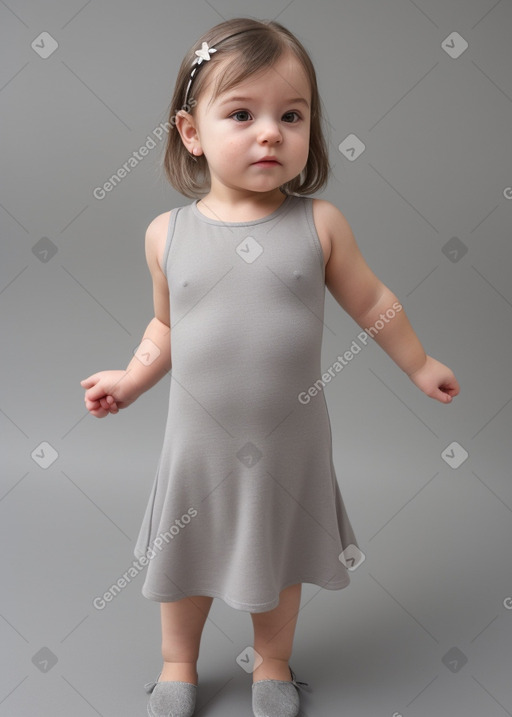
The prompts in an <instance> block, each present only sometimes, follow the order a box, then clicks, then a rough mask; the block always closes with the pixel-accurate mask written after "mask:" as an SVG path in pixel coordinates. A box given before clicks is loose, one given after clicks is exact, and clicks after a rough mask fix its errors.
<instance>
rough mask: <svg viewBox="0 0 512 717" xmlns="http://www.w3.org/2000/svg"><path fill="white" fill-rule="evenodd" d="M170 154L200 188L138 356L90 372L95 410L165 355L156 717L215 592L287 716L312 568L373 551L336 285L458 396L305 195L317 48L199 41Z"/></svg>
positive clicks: (141, 386) (172, 703) (153, 259)
mask: <svg viewBox="0 0 512 717" xmlns="http://www.w3.org/2000/svg"><path fill="white" fill-rule="evenodd" d="M164 164H165V169H166V172H167V175H168V178H169V180H170V182H171V183H172V185H173V186H174V187H175V189H177V190H178V191H179V192H180V193H181V194H183V195H185V196H188V197H193V198H195V200H194V201H193V202H192V203H189V204H187V205H185V206H180V207H177V208H174V209H173V210H171V211H170V212H165V213H163V214H161V215H160V216H158V217H156V219H154V220H153V221H152V222H151V224H150V225H149V227H148V229H147V232H146V256H147V262H148V266H149V269H150V271H151V275H152V278H153V296H154V311H155V316H154V318H153V319H152V320H151V321H150V323H149V324H148V327H147V329H146V331H145V333H144V337H143V340H142V343H141V345H140V347H139V349H138V350H137V352H136V354H135V356H134V357H133V359H132V360H131V362H130V363H129V365H128V367H127V368H126V370H124V371H100V372H99V373H95V374H93V375H92V376H89V377H88V378H86V379H84V380H83V381H82V382H81V385H82V387H83V388H85V389H86V391H85V404H86V407H87V409H88V410H89V411H90V413H91V414H92V415H93V416H96V417H98V418H101V417H104V416H107V415H108V414H114V413H117V412H118V411H119V410H120V409H122V408H125V407H126V406H128V405H130V404H131V403H133V401H135V400H136V398H137V397H138V396H140V395H141V394H142V393H143V392H144V391H147V390H148V389H149V388H150V387H151V386H153V385H154V384H156V383H157V381H159V380H160V379H161V378H162V377H163V376H164V375H166V374H167V373H168V372H169V371H170V370H171V369H172V372H171V382H170V399H169V412H168V416H167V423H166V429H165V435H164V443H163V448H162V452H161V456H160V460H159V463H158V469H157V472H156V476H155V480H154V483H153V487H152V490H151V494H150V498H149V501H148V504H147V509H146V512H145V515H144V518H143V521H142V526H141V529H140V534H139V537H138V540H137V544H136V546H135V556H136V557H137V558H140V559H141V560H142V559H143V558H144V559H145V560H146V562H147V565H148V568H147V574H146V578H145V582H144V585H143V588H142V593H143V595H144V596H145V597H146V598H148V599H150V600H155V601H158V602H160V603H161V621H162V655H163V667H162V670H161V672H160V674H159V676H158V678H157V680H156V682H153V683H149V684H148V685H147V686H146V689H147V692H148V693H149V694H150V698H149V702H148V714H149V715H150V716H152V717H163V716H164V715H169V713H172V714H173V715H174V717H190V715H192V714H193V712H194V708H195V698H196V686H197V681H198V675H197V671H196V663H197V659H198V656H199V645H200V639H201V634H202V630H203V626H204V623H205V621H206V618H207V616H208V612H209V609H210V606H211V603H212V601H213V598H214V597H218V598H221V599H222V600H224V601H225V602H226V603H227V604H228V605H230V606H231V607H233V608H234V609H237V610H245V611H247V612H250V614H251V618H252V622H253V627H254V651H255V652H254V663H251V666H253V669H252V675H253V684H252V708H253V712H254V715H255V717H275V716H276V715H279V717H294V716H295V715H297V713H298V710H299V693H298V689H299V686H300V685H306V684H307V683H299V682H297V680H296V679H295V674H294V673H293V671H292V670H291V668H290V666H289V664H288V662H289V659H290V657H291V652H292V644H293V638H294V632H295V625H296V620H297V615H298V611H299V606H300V597H301V584H302V583H303V582H306V583H312V584H316V585H319V586H321V587H324V588H326V589H329V590H340V589H342V588H344V587H346V586H347V585H348V583H349V574H348V570H349V569H351V570H353V569H354V568H355V567H357V565H358V564H360V562H362V559H364V558H363V555H362V553H361V551H360V550H359V548H358V544H357V540H356V537H355V535H354V532H353V530H352V526H351V524H350V521H349V518H348V515H347V512H346V510H345V506H344V503H343V499H342V497H341V493H340V489H339V486H338V482H337V477H336V473H335V470H334V467H333V463H332V441H331V427H330V421H329V416H328V413H327V407H326V402H325V399H324V394H323V391H322V390H321V388H322V386H323V382H324V381H325V380H330V378H326V379H323V378H322V376H324V377H325V376H326V374H322V367H321V362H320V359H321V344H322V329H323V315H324V299H325V287H326V286H327V287H328V289H329V291H330V292H331V294H332V295H333V296H334V298H335V299H336V300H337V302H338V303H339V304H340V306H342V307H343V309H345V311H347V312H348V314H349V315H350V316H351V317H352V318H353V319H354V320H355V321H356V322H357V323H358V324H359V326H361V327H362V328H363V329H365V328H368V327H374V326H375V325H376V324H378V327H379V331H378V332H375V331H373V332H371V333H370V335H372V336H374V339H375V341H377V343H378V344H379V345H380V346H381V347H382V348H383V349H384V350H385V351H386V352H387V353H388V354H389V356H390V357H391V358H392V359H393V360H394V361H395V362H396V363H397V365H398V366H399V367H400V368H401V369H402V370H403V371H404V372H405V373H406V374H407V375H408V376H409V378H410V379H411V380H412V381H413V382H414V383H415V384H416V386H418V387H419V388H420V389H421V390H422V391H424V392H425V393H426V394H427V395H428V396H431V397H432V398H435V399H437V400H439V401H441V402H443V403H449V402H450V401H451V400H452V397H453V396H456V395H457V394H458V392H459V386H458V383H457V380H456V379H455V377H454V375H453V373H452V371H451V370H450V369H449V368H447V367H446V366H444V365H443V364H441V363H439V362H438V361H436V360H435V359H434V358H432V357H430V356H427V355H426V354H425V351H424V350H423V348H422V345H421V343H420V341H419V340H418V338H417V336H416V334H415V333H414V331H413V329H412V327H411V325H410V323H409V321H408V319H407V316H406V314H405V311H404V310H403V308H402V306H401V304H400V303H399V302H398V300H397V297H396V296H395V295H394V294H393V293H392V292H391V291H390V290H389V289H388V288H387V287H386V286H384V285H383V284H382V282H381V281H379V279H378V278H377V277H376V276H375V274H374V273H373V272H372V271H371V269H370V268H369V267H368V266H367V264H366V263H365V260H364V259H363V257H362V255H361V253H360V251H359V249H358V247H357V245H356V242H355V239H354V236H353V234H352V231H351V229H350V226H349V225H348V223H347V221H346V219H345V217H344V216H343V214H342V213H341V212H340V211H339V210H338V209H337V208H336V207H335V206H333V205H332V204H331V203H329V202H328V201H325V200H322V199H313V198H311V197H310V196H307V195H310V194H313V193H315V192H317V191H319V190H320V189H321V188H322V187H324V186H325V184H326V182H327V179H328V174H329V165H328V154H327V147H326V142H325V139H324V136H323V132H322V115H321V107H320V98H319V94H318V88H317V82H316V77H315V70H314V68H313V65H312V63H311V60H310V58H309V56H308V54H307V52H306V50H305V49H304V47H303V46H302V44H301V43H300V42H299V41H298V40H297V38H295V37H294V36H293V35H292V34H291V33H290V32H289V31H288V30H287V29H285V28H284V27H283V26H282V25H280V24H279V23H277V22H260V21H257V20H252V19H246V18H240V19H233V20H229V21H227V22H223V23H221V24H219V25H217V26H216V27H214V28H212V29H211V30H209V31H208V32H206V33H205V34H204V35H203V37H201V38H200V39H199V41H198V42H197V43H196V44H194V46H193V47H192V48H191V50H190V51H189V53H188V54H187V56H186V57H185V59H184V60H183V63H182V65H181V68H180V71H179V74H178V79H177V82H176V87H175V91H174V96H173V99H172V103H171V108H170V116H169V136H168V141H167V147H166V154H165V160H164ZM381 325H382V328H380V326H381ZM171 327H172V331H171ZM368 330H369V331H370V329H368ZM171 357H172V360H171ZM340 359H341V357H340ZM334 369H335V370H336V363H335V364H334ZM238 659H239V661H240V664H241V665H242V663H247V662H248V660H249V657H248V656H247V655H245V654H244V655H242V656H238ZM251 659H252V658H251Z"/></svg>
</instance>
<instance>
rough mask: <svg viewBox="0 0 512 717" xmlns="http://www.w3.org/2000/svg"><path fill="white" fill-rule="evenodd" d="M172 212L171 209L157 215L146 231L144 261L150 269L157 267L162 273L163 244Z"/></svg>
mask: <svg viewBox="0 0 512 717" xmlns="http://www.w3.org/2000/svg"><path fill="white" fill-rule="evenodd" d="M172 211H173V210H172V209H171V210H170V211H168V212H163V213H162V214H159V215H158V216H157V217H155V218H154V219H153V221H152V222H151V223H150V224H149V226H148V228H147V229H146V239H145V242H146V259H147V262H148V264H149V266H150V268H151V266H152V265H153V266H155V265H158V266H159V267H160V269H162V271H163V256H164V249H165V242H166V240H167V230H168V228H169V219H170V217H171V212H172Z"/></svg>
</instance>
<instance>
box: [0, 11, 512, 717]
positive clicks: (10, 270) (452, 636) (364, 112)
mask: <svg viewBox="0 0 512 717" xmlns="http://www.w3.org/2000/svg"><path fill="white" fill-rule="evenodd" d="M243 15H250V16H253V17H258V18H263V19H271V18H277V19H278V20H279V21H280V22H282V23H283V24H284V25H286V26H287V27H289V28H290V29H291V30H292V31H293V32H294V33H296V34H297V36H298V37H299V38H300V39H301V40H302V41H303V42H304V44H305V45H306V47H307V48H308V49H309V51H310V52H311V55H312V58H313V61H314V63H315V65H316V69H317V72H318V77H319V83H320V90H321V94H322V97H323V101H324V105H325V108H326V112H327V118H328V121H329V124H330V156H331V162H332V165H333V172H334V176H333V178H332V180H331V182H330V184H329V187H328V189H327V190H325V191H324V192H323V193H322V195H321V196H322V197H324V198H326V199H328V200H330V201H331V202H333V203H334V204H336V206H338V207H339V208H340V209H341V210H342V211H343V213H344V214H345V216H346V218H347V219H348V221H349V223H350V224H351V226H352V229H353V231H354V233H355V236H356V238H357V240H358V243H359V245H360V247H361V249H362V251H363V254H364V255H365V257H366V259H367V261H368V262H369V264H370V266H372V268H373V269H374V270H375V272H376V273H377V274H378V276H379V277H380V278H381V279H382V280H383V281H384V282H385V283H386V284H388V285H389V286H390V287H391V288H392V289H393V291H395V293H396V294H397V296H398V298H399V299H400V300H401V301H402V302H403V304H404V306H405V309H406V311H407V314H408V316H409V317H410V319H411V321H412V323H413V326H414V327H415V329H416V331H417V332H418V335H419V336H420V338H421V340H422V342H423V344H424V346H425V349H426V350H427V352H428V353H430V354H431V355H433V356H435V357H436V358H438V359H439V360H441V361H443V362H444V363H446V364H447V365H449V366H450V367H451V368H452V369H453V370H454V371H455V374H456V376H457V378H458V379H459V381H460V383H461V387H462V391H461V394H460V396H459V397H458V398H457V399H455V401H454V403H453V404H452V405H451V406H443V405H441V404H440V403H437V402H435V401H433V400H432V399H430V398H427V397H426V396H425V395H424V394H422V393H421V392H420V391H418V389H416V387H415V386H414V385H413V384H412V383H411V382H410V381H409V380H408V379H407V377H406V376H405V375H404V374H403V373H402V372H401V371H400V369H398V367H397V366H396V365H395V364H394V363H393V362H392V361H391V360H390V359H389V358H388V357H387V356H386V354H384V352H382V350H381V349H380V348H379V347H378V346H377V345H376V344H374V343H373V344H371V345H369V346H367V347H365V348H364V350H361V351H360V353H359V354H358V355H357V356H355V357H354V359H353V360H352V362H351V363H350V364H349V365H348V366H347V367H345V368H344V369H343V371H342V373H340V374H339V375H338V376H337V377H336V379H335V380H333V381H332V382H331V383H330V384H328V385H327V386H326V389H325V395H326V399H327V403H328V407H329V411H330V416H331V424H332V429H333V440H334V454H335V455H334V460H335V466H336V470H337V475H338V480H339V484H340V488H341V491H342V494H343V497H344V500H345V502H346V505H347V509H348V512H349V515H350V517H351V520H352V523H353V527H354V530H355V531H356V535H357V537H358V540H359V543H360V547H361V550H362V551H363V552H364V554H365V560H364V562H363V563H362V564H361V565H360V566H359V567H358V568H356V569H355V570H354V571H353V572H352V573H351V578H352V582H351V585H350V586H349V587H348V588H346V589H345V590H342V591H339V592H338V591H327V590H323V589H321V588H319V587H317V586H314V585H309V584H307V585H304V586H303V597H302V603H301V611H300V615H299V621H298V626H297V632H296V638H295V644H294V654H293V656H292V660H291V665H292V667H293V668H294V670H295V671H296V673H297V676H298V679H301V680H305V681H306V682H309V683H310V684H311V686H312V687H313V689H314V692H313V693H311V694H307V695H305V696H303V698H302V705H303V708H302V714H303V715H310V716H312V715H315V717H324V716H325V717H327V716H330V715H337V714H340V713H341V714H344V715H354V716H357V717H372V716H373V715H379V716H382V715H387V716H388V717H399V715H403V717H424V716H428V717H430V716H431V715H447V714H449V715H451V716H452V717H455V716H458V715H464V716H465V717H476V716H477V715H484V714H485V715H486V717H503V715H511V714H512V682H511V681H510V664H511V661H512V650H511V636H512V610H511V609H510V608H512V598H511V596H512V571H511V557H510V546H511V539H512V514H511V509H512V484H511V481H510V465H511V460H512V448H511V445H512V443H511V441H510V426H511V415H512V404H511V400H512V387H511V382H510V365H511V359H512V351H511V341H510V330H511V319H512V313H511V307H512V289H511V283H510V259H511V256H512V249H511V246H510V238H511V236H510V227H511V213H512V200H511V197H512V189H511V186H512V172H511V169H512V162H511V154H512V153H511V147H512V144H511V141H510V128H511V126H512V72H511V70H512V54H511V46H510V32H511V29H512V4H511V3H510V2H509V1H507V0H501V1H500V2H495V1H494V0H471V1H467V2H462V0H458V1H456V0H449V1H448V2H447V1H446V0H444V1H441V0H415V1H414V2H413V1H412V0H389V1H386V2H377V1H376V0H374V1H372V0H357V1H356V0H351V1H350V2H338V3H335V2H327V1H318V2H315V3H311V2H309V1H308V0H292V1H291V2H290V1H289V0H283V1H281V0H261V1H259V2H258V3H255V2H254V1H251V2H249V1H248V0H247V1H244V2H239V3H234V2H229V1H228V0H212V2H210V1H209V0H208V1H207V2H206V1H203V0H192V1H189V2H187V3H180V4H179V5H178V4H177V3H170V2H167V3H166V2H164V1H163V0H152V1H151V2H147V3H144V4H143V3H139V2H133V1H131V2H123V3H122V2H113V1H112V0H111V1H110V2H98V0H89V2H85V3H84V2H83V0H76V1H68V2H66V3H64V2H63V1H62V0H61V1H60V2H59V1H58V0H53V1H49V2H45V3H37V2H35V1H34V0H32V1H29V0H27V1H25V2H21V1H20V2H15V0H10V1H8V2H0V23H1V27H2V42H1V44H2V50H3V60H2V63H1V64H0V88H1V89H0V106H1V113H2V147H1V149H2V169H3V171H2V175H3V176H2V181H3V186H2V198H1V208H0V219H1V222H2V267H1V276H0V321H1V326H2V349H3V350H2V353H3V358H2V362H3V371H2V379H3V380H2V390H1V404H0V405H1V413H0V428H1V435H2V463H3V467H2V476H1V490H0V525H1V540H2V546H3V555H2V579H1V588H0V595H1V615H0V617H1V619H0V645H2V648H1V649H2V670H1V672H0V716H1V717H4V716H5V717H11V716H14V717H25V715H27V716H28V715H35V714H37V715H44V716H45V717H46V716H48V717H50V716H51V717H56V716H57V715H69V714H73V715H75V717H93V716H94V715H103V716H104V717H116V716H118V715H119V716H120V715H123V716H126V715H142V714H145V709H146V708H145V703H146V699H147V696H146V694H145V692H144V690H143V684H144V683H145V682H147V681H150V680H153V679H156V677H157V675H158V673H159V670H160V666H161V656H160V622H159V604H158V603H154V602H150V601H148V600H146V599H145V598H143V597H142V595H141V593H140V589H141V586H142V582H143V579H144V575H143V573H141V574H139V575H138V576H137V577H136V578H134V579H133V581H132V582H131V583H130V584H129V585H127V587H126V588H125V589H124V590H123V591H122V592H121V594H120V595H119V596H117V597H116V598H115V600H113V601H112V602H110V603H108V604H107V606H106V607H105V609H104V610H101V611H100V610H97V609H95V608H94V607H93V603H92V601H93V599H94V598H95V597H96V596H98V595H101V594H102V593H104V592H105V591H106V590H108V589H109V587H110V586H111V585H112V583H114V582H115V581H116V580H117V579H118V577H119V576H120V575H122V573H123V572H125V570H126V569H128V568H129V567H130V565H131V563H132V561H133V559H134V558H133V555H132V550H133V546H134V543H135V539H136V536H137V533H138V529H139V526H140V522H141V520H142V515H143V511H144V509H145V505H146V501H147V499H148V495H149V491H150V487H151V484H152V481H153V477H154V472H155V470H156V464H157V460H158V455H159V451H160V447H161V441H162V437H163V430H164V423H165V416H166V411H167V400H168V388H169V377H166V378H164V379H163V380H162V382H161V383H160V384H159V385H158V386H156V387H154V388H153V389H151V390H150V391H149V392H147V393H146V394H144V395H143V396H142V397H141V398H140V399H139V401H138V402H137V403H136V404H134V405H133V407H131V408H130V410H128V411H123V412H121V414H119V415H118V416H116V417H109V418H106V419H103V420H98V419H95V418H92V417H90V416H88V415H87V414H86V411H85V407H84V404H83V390H82V388H81V387H80V384H79V381H80V380H81V379H82V378H85V377H86V376H88V375H90V374H91V373H93V372H95V371H99V370H102V369H108V368H124V367H125V366H126V365H127V363H128V362H129V360H130V358H131V356H132V353H133V351H134V350H135V348H136V347H137V346H138V344H139V342H140V338H141V336H142V333H143V331H144V328H145V326H146V325H147V323H148V322H149V320H150V319H151V317H152V295H151V279H150V275H149V272H148V270H147V266H146V264H145V257H144V232H145V229H146V227H147V225H148V224H149V222H150V221H151V220H152V219H153V218H154V217H155V216H156V215H157V214H160V213H161V212H164V211H167V210H168V209H170V208H171V207H173V206H179V205H183V204H186V203H188V201H189V200H188V199H187V198H184V197H183V196H181V195H179V194H177V193H176V192H174V191H173V190H172V189H171V188H170V186H169V185H168V184H167V183H166V182H165V180H164V179H163V175H162V172H161V170H160V168H159V162H160V159H161V153H162V148H163V144H164V142H163V141H161V142H159V143H158V146H157V147H156V148H155V149H153V150H152V151H151V152H149V154H148V156H146V157H145V158H144V159H143V161H141V162H140V164H139V165H138V166H137V167H136V168H134V169H133V170H132V172H131V173H130V174H129V175H128V176H127V177H125V178H124V179H123V180H122V182H121V183H120V184H119V185H118V186H117V187H116V188H115V190H114V191H112V192H110V193H108V194H107V195H106V197H105V198H104V199H103V200H98V199H95V198H94V196H93V190H94V189H95V187H97V186H101V185H102V184H103V183H104V182H105V181H106V180H108V178H109V177H110V176H111V175H112V174H113V173H114V172H115V171H117V169H118V168H119V167H120V166H122V164H123V163H124V162H126V161H127V160H128V159H129V157H130V156H131V155H132V152H133V151H136V150H137V149H138V148H139V147H140V146H141V145H143V144H144V142H145V141H146V138H147V136H148V135H150V134H151V133H152V132H153V130H154V129H155V128H156V127H158V125H159V123H160V122H162V121H164V120H165V119H166V109H167V107H168V104H169V102H170V98H171V93H172V89H173V87H174V81H175V76H176V72H177V69H178V66H179V63H180V62H181V59H182V57H183V54H184V53H185V51H186V50H187V48H188V47H189V46H190V45H191V44H192V43H193V42H194V41H195V40H196V38H198V37H199V36H200V35H201V34H202V33H203V32H204V31H205V30H206V29H207V28H208V27H211V26H212V25H214V24H216V23H218V22H220V21H221V20H222V19H223V18H224V19H227V18H230V17H236V16H243ZM43 31H45V32H48V33H49V34H50V35H51V36H52V37H53V38H54V39H55V41H56V42H57V43H58V48H57V49H56V50H55V51H54V52H53V53H52V54H51V55H50V56H49V57H47V58H46V59H43V58H42V57H41V56H40V54H38V52H37V51H36V49H33V47H32V43H33V42H34V41H36V43H35V45H36V46H39V47H42V46H43V45H44V47H45V48H48V47H50V46H49V44H48V38H47V39H46V41H44V42H41V41H40V40H37V38H38V37H39V36H40V34H41V32H43ZM453 32H457V33H459V35H460V36H461V38H464V40H465V42H467V43H468V47H467V49H466V50H465V51H464V52H462V53H461V54H460V55H459V56H458V57H452V56H451V55H450V54H449V52H451V53H452V54H457V51H458V50H459V49H461V48H462V44H461V43H463V42H464V40H462V39H460V38H459V37H456V38H455V40H454V41H453V42H452V41H451V40H450V36H451V34H452V33H453ZM447 38H448V39H447ZM445 48H446V49H445ZM447 50H448V51H449V52H448V51H447ZM351 134H354V135H356V137H357V138H358V139H359V141H360V142H362V143H363V144H364V145H365V150H364V152H362V153H361V154H360V155H359V156H357V157H356V158H355V159H354V158H353V157H352V155H350V153H348V154H349V156H350V159H349V158H348V157H347V156H345V154H344V153H343V152H342V151H340V149H339V145H340V144H342V143H343V142H344V140H345V139H346V138H347V137H348V136H349V135H351ZM347 144H348V145H351V144H352V146H355V145H354V144H353V142H352V143H351V141H350V140H347ZM342 146H344V145H342ZM319 196H320V195H319ZM454 237H456V239H454ZM43 238H44V239H43ZM50 242H51V243H50ZM447 242H451V243H450V244H448V247H446V244H447ZM464 249H465V250H466V252H465V253H464ZM325 324H326V327H325V331H324V344H323V349H322V365H323V366H324V367H327V366H329V365H331V364H332V363H333V361H334V360H335V358H336V355H337V354H338V353H339V352H340V351H345V350H347V349H349V347H350V345H351V343H352V341H353V340H354V339H355V338H356V337H357V334H358V333H359V331H360V329H359V327H358V326H357V325H356V324H355V323H354V322H353V321H352V320H351V319H350V317H348V316H347V315H346V314H345V313H344V312H343V311H342V310H341V308H340V307H339V306H338V304H337V303H336V302H335V301H334V299H333V298H332V296H331V295H330V294H329V293H328V292H326V318H325ZM454 441H456V442H457V443H458V444H460V446H462V447H463V449H464V450H465V451H467V453H468V454H469V455H468V457H467V459H466V460H465V461H464V462H463V463H462V464H461V465H460V466H459V467H457V468H454V467H452V466H451V465H449V464H448V463H447V462H446V460H444V459H443V457H442V455H441V454H442V453H443V452H444V451H445V449H446V448H447V446H449V445H450V444H451V443H452V442H454ZM42 442H47V443H48V444H50V446H51V447H52V449H53V451H55V452H56V454H58V455H57V457H56V460H55V461H54V462H53V463H52V464H51V465H49V466H47V467H44V461H45V460H46V461H48V460H49V457H51V455H52V452H51V449H49V448H48V447H45V446H43V447H42V448H40V444H41V443H42ZM448 453H449V454H450V456H451V461H452V463H453V462H454V461H456V460H457V458H458V456H459V455H461V453H462V449H461V448H458V447H456V448H455V450H453V451H452V450H449V451H448ZM444 455H445V456H446V454H444ZM251 644H252V623H251V619H250V615H249V614H247V613H243V612H239V611H236V610H233V609H231V608H229V607H228V606H227V605H226V604H224V603H223V602H222V601H220V600H215V601H214V603H213V606H212V609H211V612H210V618H209V620H208V622H207V624H206V626H205V631H204V634H203V642H202V647H201V656H200V659H199V664H198V671H199V677H200V686H199V692H198V704H197V713H198V714H199V715H205V716H206V715H208V716H209V717H210V716H211V717H214V716H215V715H219V716H220V715H223V716H226V715H237V716H239V715H250V714H251V706H250V704H251V703H250V699H251V691H250V684H251V676H250V674H247V673H245V672H244V671H243V670H242V669H241V667H240V666H239V665H238V664H237V661H236V658H237V656H238V655H240V654H241V653H242V652H243V651H244V650H245V649H246V648H247V646H250V645H251ZM466 660H467V661H466ZM55 661H56V662H55Z"/></svg>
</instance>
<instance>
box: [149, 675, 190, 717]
mask: <svg viewBox="0 0 512 717" xmlns="http://www.w3.org/2000/svg"><path fill="white" fill-rule="evenodd" d="M161 674H162V673H160V675H161ZM160 675H158V677H157V678H156V681H155V682H148V683H147V684H145V685H144V689H145V690H146V692H147V693H148V694H150V695H151V697H150V698H149V701H148V715H149V717H192V715H193V714H194V710H195V707H196V692H197V685H193V684H192V683H191V682H158V678H159V677H160Z"/></svg>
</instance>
